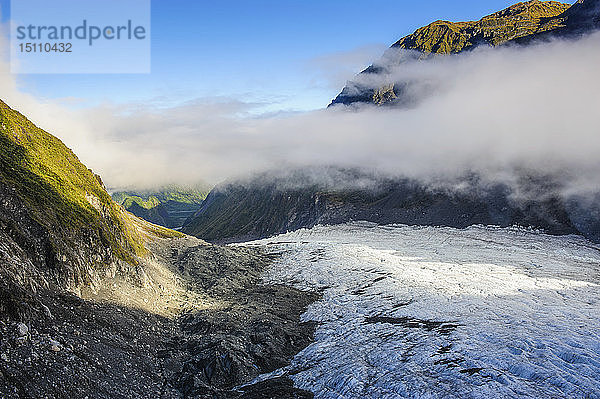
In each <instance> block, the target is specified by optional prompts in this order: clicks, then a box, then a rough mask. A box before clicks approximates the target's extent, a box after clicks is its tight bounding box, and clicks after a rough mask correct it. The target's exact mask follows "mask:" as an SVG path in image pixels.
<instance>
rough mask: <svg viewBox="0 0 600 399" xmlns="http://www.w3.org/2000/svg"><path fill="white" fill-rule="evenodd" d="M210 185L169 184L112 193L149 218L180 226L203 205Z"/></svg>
mask: <svg viewBox="0 0 600 399" xmlns="http://www.w3.org/2000/svg"><path fill="white" fill-rule="evenodd" d="M209 191H210V188H208V187H206V186H198V187H176V186H172V187H165V188H162V189H160V190H147V191H119V192H115V193H113V194H112V198H113V200H114V201H115V202H117V203H118V204H120V205H121V206H122V207H123V208H125V209H126V210H127V211H129V212H131V213H133V214H134V215H135V216H137V217H139V218H142V219H144V220H147V221H148V222H151V223H154V224H157V225H159V226H164V227H168V228H170V229H179V228H181V226H183V224H184V222H185V221H186V220H187V219H188V218H189V217H190V216H192V215H193V214H194V213H196V212H197V211H198V209H200V204H202V201H204V199H205V198H206V196H207V195H208V193H209Z"/></svg>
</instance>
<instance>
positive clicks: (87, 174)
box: [0, 101, 147, 313]
mask: <svg viewBox="0 0 600 399" xmlns="http://www.w3.org/2000/svg"><path fill="white" fill-rule="evenodd" d="M0 147H1V148H2V151H1V152H0V237H1V238H2V240H1V242H0V254H2V259H3V267H2V268H1V269H0V297H2V299H3V301H2V304H1V307H2V309H0V310H3V311H9V312H12V313H18V312H20V311H22V310H24V307H22V306H21V303H22V301H21V300H20V299H19V298H18V295H17V296H15V295H16V293H24V292H25V291H27V289H28V288H30V287H34V288H35V287H37V288H48V287H50V286H57V287H61V288H65V289H70V290H77V289H79V288H80V287H81V286H84V285H93V284H95V283H96V282H97V281H98V280H99V278H100V276H103V275H105V274H106V273H107V272H108V271H109V270H111V269H112V268H114V267H116V265H132V266H131V267H135V265H136V264H137V263H138V259H139V257H141V256H144V255H146V254H147V251H146V249H145V248H144V245H143V240H142V237H141V234H140V232H139V231H138V229H137V228H136V227H135V226H134V224H133V222H132V221H131V220H130V218H129V216H128V215H127V214H126V213H125V212H124V211H123V210H122V209H121V208H120V207H119V206H118V205H117V204H115V203H114V202H113V201H112V200H111V198H110V196H109V195H108V193H107V192H106V190H105V189H104V187H103V184H102V181H101V179H100V177H99V176H97V175H95V174H94V173H93V172H92V171H91V170H89V169H87V168H86V167H85V166H84V165H83V164H82V163H81V162H80V161H79V159H77V157H76V156H75V154H73V152H72V151H71V150H69V149H68V148H67V147H66V146H65V145H64V144H63V143H62V142H61V141H60V140H58V139H57V138H56V137H54V136H52V135H50V134H49V133H47V132H45V131H43V130H42V129H40V128H38V127H36V126H35V125H34V124H33V123H31V122H30V121H29V120H27V119H26V118H25V117H24V116H23V115H21V114H20V113H19V112H17V111H15V110H13V109H11V108H10V107H8V105H6V104H5V103H4V102H1V101H0ZM92 265H93V266H92ZM123 267H124V266H123Z"/></svg>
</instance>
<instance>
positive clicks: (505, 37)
mask: <svg viewBox="0 0 600 399" xmlns="http://www.w3.org/2000/svg"><path fill="white" fill-rule="evenodd" d="M596 28H600V0H579V1H578V2H577V3H575V4H573V5H571V4H567V3H560V2H557V1H540V0H531V1H527V2H522V3H517V4H514V5H512V6H510V7H508V8H505V9H504V10H501V11H498V12H495V13H493V14H490V15H487V16H485V17H483V18H481V19H480V20H479V21H468V22H450V21H444V20H437V21H435V22H432V23H431V24H429V25H427V26H424V27H422V28H419V29H417V30H416V31H415V32H414V33H412V34H410V35H407V36H405V37H403V38H402V39H400V40H398V41H397V42H395V43H394V44H393V45H392V46H391V49H394V50H412V51H416V52H418V53H421V55H420V57H419V58H420V59H426V58H428V57H430V56H431V55H433V54H457V53H461V52H463V51H468V50H471V49H474V48H475V47H478V46H490V47H496V46H499V45H502V44H504V43H521V44H526V43H528V42H530V41H532V40H536V39H541V38H544V37H547V36H548V35H555V36H572V35H579V34H582V33H585V32H588V31H590V30H593V29H596ZM405 59H406V56H405V53H404V52H401V51H388V52H386V54H384V57H383V58H382V59H381V60H380V61H378V62H377V63H376V64H374V65H372V66H370V67H369V68H367V69H365V70H364V71H363V72H361V74H360V75H363V76H365V75H367V74H378V73H381V72H384V71H385V70H386V69H387V68H389V67H393V66H397V65H400V64H402V63H403V62H405ZM404 86H405V84H403V83H399V82H396V83H394V82H389V83H388V84H385V85H382V86H381V87H375V88H374V87H367V86H365V85H363V84H362V83H360V79H357V80H355V81H351V82H349V83H348V84H347V85H346V87H344V89H343V90H342V92H341V93H340V94H339V95H338V96H337V97H336V98H335V99H334V100H333V101H332V103H331V104H330V106H331V105H336V104H344V105H350V104H354V103H367V104H369V103H370V104H375V105H385V104H402V103H403V99H402V91H403V87H404Z"/></svg>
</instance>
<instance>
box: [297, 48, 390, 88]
mask: <svg viewBox="0 0 600 399" xmlns="http://www.w3.org/2000/svg"><path fill="white" fill-rule="evenodd" d="M385 49H386V45H385V44H383V43H379V44H369V45H364V46H360V47H357V48H354V49H352V50H348V51H340V52H336V53H330V54H326V55H322V56H319V57H315V58H313V59H311V60H309V61H308V62H307V63H306V71H307V73H311V74H313V75H314V76H315V77H314V78H313V83H314V84H317V83H320V84H321V85H323V86H325V87H328V88H333V89H336V90H337V89H340V88H341V87H342V86H344V84H345V83H346V81H347V80H348V79H350V78H352V77H353V76H354V75H356V73H358V72H360V71H362V70H363V69H365V68H366V67H368V66H369V65H370V64H371V63H372V62H373V60H375V59H377V58H378V57H379V55H380V54H381V53H383V52H384V51H385Z"/></svg>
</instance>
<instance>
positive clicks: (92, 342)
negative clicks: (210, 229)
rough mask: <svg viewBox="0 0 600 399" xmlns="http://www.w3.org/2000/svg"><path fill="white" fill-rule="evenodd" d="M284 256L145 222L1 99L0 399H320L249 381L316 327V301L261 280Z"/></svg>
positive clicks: (186, 199) (285, 357)
mask: <svg viewBox="0 0 600 399" xmlns="http://www.w3.org/2000/svg"><path fill="white" fill-rule="evenodd" d="M199 195H201V194H200V193H198V192H194V193H191V192H187V193H181V192H176V191H174V190H171V191H170V192H168V193H167V192H165V191H163V192H161V193H159V195H158V196H157V197H155V198H154V199H153V200H152V202H154V201H165V202H168V201H176V202H179V203H196V202H198V201H199V200H198V196H199ZM273 259H274V258H273V257H272V256H270V255H268V254H266V253H265V252H264V251H263V250H261V249H258V248H257V249H250V248H249V249H243V248H225V247H217V246H213V245H210V244H207V243H206V242H204V241H201V240H198V239H196V238H193V237H189V236H184V235H183V234H181V233H178V232H176V231H173V230H169V229H166V228H163V227H160V226H157V225H153V224H151V223H148V222H146V221H144V220H141V219H138V218H137V217H135V216H134V215H132V214H130V213H129V212H127V211H125V210H124V208H123V207H121V206H120V205H119V204H117V203H116V202H114V201H113V200H112V199H111V197H110V196H109V194H108V193H107V191H106V190H105V188H104V185H103V183H102V180H101V179H100V177H99V176H97V175H95V174H94V173H93V172H92V171H91V170H89V169H88V168H86V167H85V166H84V165H83V164H82V163H81V162H80V161H79V159H78V158H77V157H76V156H75V154H74V153H73V152H72V151H71V150H70V149H68V148H67V147H66V146H65V145H64V144H63V143H62V142H61V141H60V140H59V139H58V138H56V137H54V136H52V135H51V134H50V133H48V132H46V131H44V130H42V129H40V128H38V127H37V126H35V125H34V124H33V123H32V122H30V121H29V120H28V119H27V118H26V117H25V116H23V115H22V114H20V113H19V112H17V111H15V110H13V109H11V108H10V107H9V106H8V105H6V104H5V103H4V102H2V101H0V397H1V398H7V399H13V398H38V397H39V398H41V397H52V398H65V397H74V398H83V397H93V398H102V399H108V398H115V397H119V398H147V397H152V398H154V397H160V398H165V399H167V398H171V399H176V398H181V397H186V398H206V397H211V398H222V399H225V398H227V399H233V398H247V399H252V398H262V397H266V396H265V395H276V397H295V398H312V397H313V396H312V394H311V393H309V392H306V391H302V390H300V389H297V388H295V387H294V386H293V384H292V382H291V380H289V379H287V378H285V377H280V378H276V379H273V380H269V381H263V382H261V383H259V384H248V382H249V381H252V380H253V379H254V378H256V377H258V376H259V375H260V374H263V373H270V372H273V371H275V370H276V369H278V368H281V367H285V366H286V365H288V364H289V361H290V359H291V358H292V357H293V356H294V355H295V354H296V353H297V352H299V351H300V350H302V349H303V348H305V347H306V346H307V345H308V344H309V343H310V342H311V340H312V336H313V332H314V329H315V326H314V323H303V322H301V320H300V316H301V315H302V314H303V313H304V312H305V310H306V307H307V306H308V305H309V304H310V303H311V302H314V301H315V300H316V299H317V298H318V295H316V294H310V293H305V292H301V291H299V290H296V289H293V288H289V287H284V286H274V285H265V284H263V283H262V281H261V273H262V271H263V270H264V268H266V267H267V266H268V265H269V264H270V263H271V262H272V261H273ZM243 384H246V385H245V386H244V388H243V389H238V388H236V387H238V386H241V385H243ZM234 388H235V389H234Z"/></svg>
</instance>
